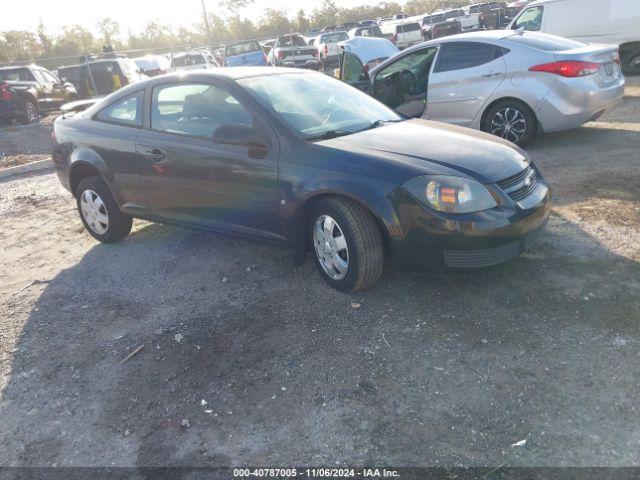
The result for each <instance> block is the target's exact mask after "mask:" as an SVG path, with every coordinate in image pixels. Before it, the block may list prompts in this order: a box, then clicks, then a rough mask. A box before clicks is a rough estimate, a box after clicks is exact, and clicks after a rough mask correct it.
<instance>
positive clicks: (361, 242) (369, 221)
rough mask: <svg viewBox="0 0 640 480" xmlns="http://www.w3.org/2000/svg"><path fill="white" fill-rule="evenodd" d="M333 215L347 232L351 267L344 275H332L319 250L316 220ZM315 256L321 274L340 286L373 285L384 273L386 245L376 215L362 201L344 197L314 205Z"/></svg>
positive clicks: (346, 288) (360, 287) (358, 287)
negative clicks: (316, 237)
mask: <svg viewBox="0 0 640 480" xmlns="http://www.w3.org/2000/svg"><path fill="white" fill-rule="evenodd" d="M326 216H329V217H331V218H332V219H334V220H335V222H336V224H337V226H338V228H339V231H341V232H342V234H343V235H344V239H345V240H346V246H347V249H348V267H347V271H346V275H345V276H344V277H343V278H339V279H336V278H332V277H331V276H329V274H328V273H327V272H326V271H325V267H323V265H322V264H321V260H320V258H319V255H318V253H317V251H316V242H315V240H314V229H315V228H316V222H317V221H318V220H319V219H320V218H322V217H326ZM310 239H311V248H312V252H313V257H314V259H315V263H316V266H317V267H318V270H319V271H320V274H321V275H322V277H323V278H324V279H325V281H326V282H327V283H328V284H329V285H331V286H332V287H333V288H335V289H336V290H340V291H342V292H356V291H358V290H364V289H367V288H370V287H372V286H373V285H375V283H376V282H377V281H378V279H379V278H380V276H381V275H382V268H383V266H384V248H383V244H382V235H381V233H380V229H379V228H378V225H377V223H376V220H375V218H374V217H373V215H372V214H371V212H369V211H368V210H367V209H366V208H364V207H363V206H362V205H360V204H358V203H355V202H352V201H350V200H347V199H342V198H325V199H322V200H321V201H320V202H318V204H317V205H316V206H315V207H314V209H313V212H312V215H311V222H310Z"/></svg>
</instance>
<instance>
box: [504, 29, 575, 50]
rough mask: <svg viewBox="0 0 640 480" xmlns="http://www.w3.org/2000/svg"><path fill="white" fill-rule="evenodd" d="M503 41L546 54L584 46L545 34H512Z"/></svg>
mask: <svg viewBox="0 0 640 480" xmlns="http://www.w3.org/2000/svg"><path fill="white" fill-rule="evenodd" d="M504 40H505V41H507V42H510V43H514V44H517V45H524V46H526V47H531V48H537V49H538V50H544V51H547V52H560V51H563V50H574V49H576V48H582V47H584V46H585V44H584V43H580V42H576V41H575V40H569V39H568V38H563V37H557V36H555V35H547V34H546V33H531V34H527V33H524V34H522V35H519V34H514V35H512V36H510V37H507V38H505V39H504Z"/></svg>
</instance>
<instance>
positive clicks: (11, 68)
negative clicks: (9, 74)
mask: <svg viewBox="0 0 640 480" xmlns="http://www.w3.org/2000/svg"><path fill="white" fill-rule="evenodd" d="M16 68H42V69H43V70H46V68H44V67H41V66H40V65H35V64H33V63H32V64H30V65H7V66H5V67H0V70H14V69H16Z"/></svg>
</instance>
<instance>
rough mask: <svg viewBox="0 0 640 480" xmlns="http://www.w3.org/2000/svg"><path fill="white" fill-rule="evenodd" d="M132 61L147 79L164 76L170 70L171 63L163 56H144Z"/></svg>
mask: <svg viewBox="0 0 640 480" xmlns="http://www.w3.org/2000/svg"><path fill="white" fill-rule="evenodd" d="M133 61H134V62H135V64H136V66H137V67H138V69H139V70H140V72H141V73H144V74H145V75H146V76H147V77H156V76H158V75H164V74H165V73H167V72H168V71H169V69H170V68H171V61H170V60H169V59H168V58H167V57H165V56H164V55H145V56H144V57H139V58H134V59H133Z"/></svg>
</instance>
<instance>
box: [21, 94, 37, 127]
mask: <svg viewBox="0 0 640 480" xmlns="http://www.w3.org/2000/svg"><path fill="white" fill-rule="evenodd" d="M37 119H38V104H37V103H36V102H34V101H32V100H27V101H26V102H24V107H23V109H22V116H21V117H20V123H22V124H24V125H30V124H32V123H34V122H35V121H36V120H37Z"/></svg>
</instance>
